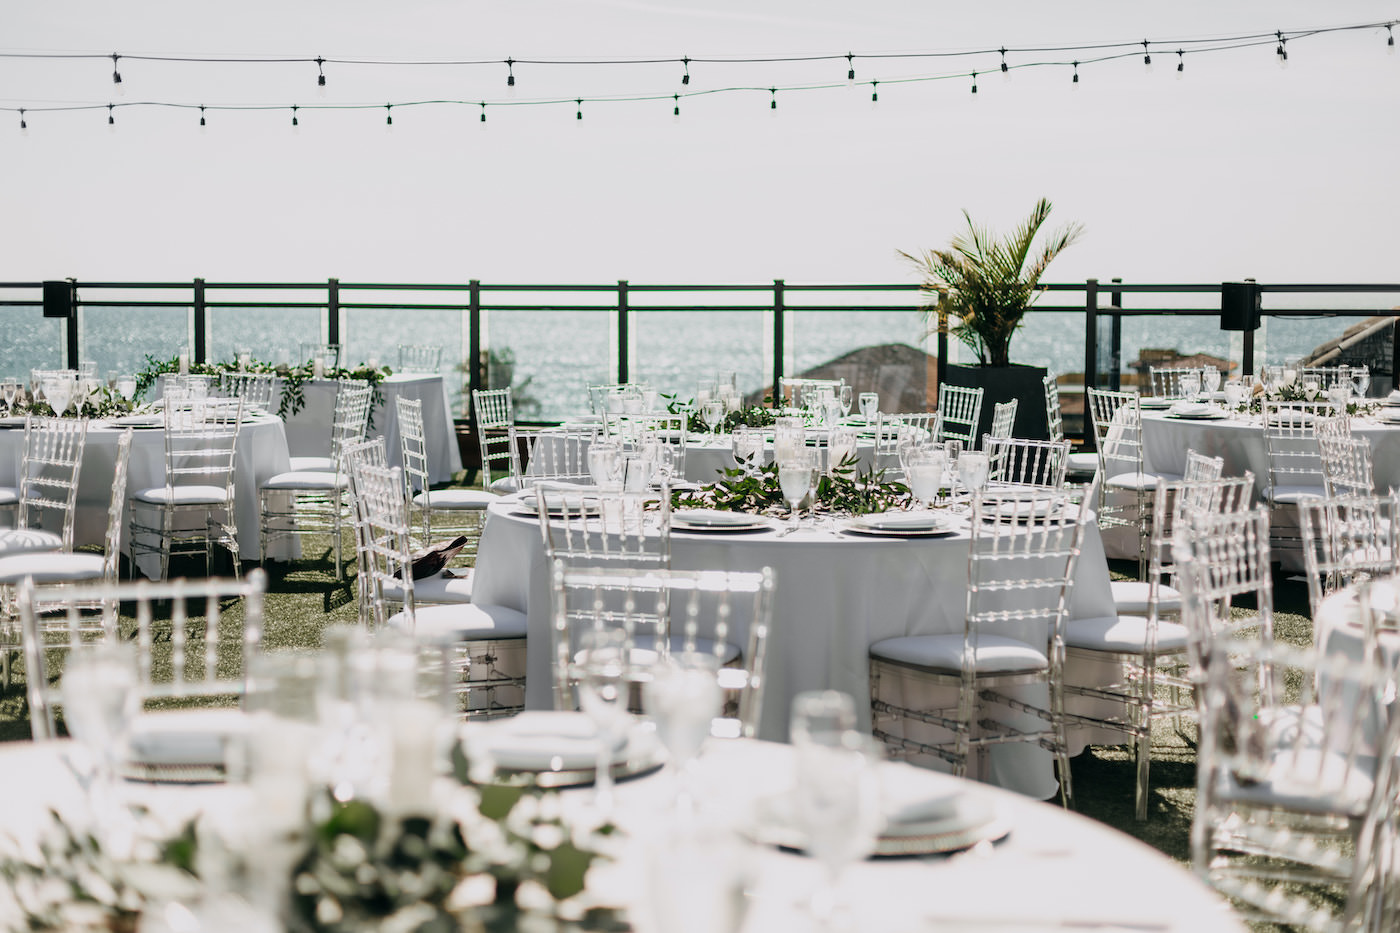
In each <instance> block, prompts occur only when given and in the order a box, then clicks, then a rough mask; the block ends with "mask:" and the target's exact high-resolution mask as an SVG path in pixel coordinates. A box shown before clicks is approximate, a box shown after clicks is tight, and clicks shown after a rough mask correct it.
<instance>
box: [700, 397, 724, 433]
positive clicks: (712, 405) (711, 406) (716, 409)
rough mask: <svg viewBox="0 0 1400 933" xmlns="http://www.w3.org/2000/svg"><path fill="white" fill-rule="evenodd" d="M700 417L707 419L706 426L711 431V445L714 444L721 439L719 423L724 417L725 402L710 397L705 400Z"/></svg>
mask: <svg viewBox="0 0 1400 933" xmlns="http://www.w3.org/2000/svg"><path fill="white" fill-rule="evenodd" d="M700 417H702V418H704V419H705V425H706V426H707V427H708V428H709V429H710V443H714V442H715V441H717V440H718V438H719V422H720V419H721V418H723V417H724V400H723V399H721V398H715V397H710V398H707V399H705V402H704V404H702V405H701V406H700Z"/></svg>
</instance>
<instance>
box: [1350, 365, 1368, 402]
mask: <svg viewBox="0 0 1400 933" xmlns="http://www.w3.org/2000/svg"><path fill="white" fill-rule="evenodd" d="M1351 378H1352V382H1353V383H1354V384H1355V385H1356V397H1357V398H1365V397H1366V393H1367V392H1368V391H1369V390H1370V388H1371V370H1370V368H1369V367H1367V366H1358V367H1357V368H1356V369H1355V370H1353V371H1352V376H1351Z"/></svg>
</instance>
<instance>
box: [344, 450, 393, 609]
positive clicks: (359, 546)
mask: <svg viewBox="0 0 1400 933" xmlns="http://www.w3.org/2000/svg"><path fill="white" fill-rule="evenodd" d="M388 459H389V458H388V454H387V452H386V449H385V446H384V437H383V435H380V436H379V437H372V438H369V439H368V440H363V441H357V442H356V443H353V444H346V445H345V446H344V447H343V448H341V451H340V473H341V475H342V476H344V477H345V478H346V490H347V492H348V493H349V496H350V514H351V515H352V516H353V519H354V527H355V570H356V573H355V590H356V593H357V595H358V597H359V612H360V624H361V625H364V626H368V625H370V623H371V619H370V600H371V591H370V578H369V573H370V571H369V566H368V564H367V563H366V560H365V557H366V553H367V552H366V550H365V543H366V539H365V534H366V533H367V531H368V526H367V524H366V516H365V511H364V509H363V508H362V507H361V505H360V498H359V495H358V488H357V486H356V483H357V482H358V480H357V477H356V475H355V470H356V468H358V467H360V466H365V465H368V466H375V467H381V468H384V469H387V468H388V466H389V463H388Z"/></svg>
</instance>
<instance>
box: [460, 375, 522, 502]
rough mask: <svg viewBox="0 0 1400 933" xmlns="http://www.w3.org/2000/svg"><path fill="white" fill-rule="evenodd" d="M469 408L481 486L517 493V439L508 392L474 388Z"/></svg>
mask: <svg viewBox="0 0 1400 933" xmlns="http://www.w3.org/2000/svg"><path fill="white" fill-rule="evenodd" d="M472 409H473V416H474V418H475V420H476V442H477V445H478V447H479V448H480V450H481V485H482V486H484V487H486V488H487V489H489V490H490V491H492V492H494V493H498V494H500V495H507V494H509V493H513V492H519V491H520V489H521V488H522V484H521V469H520V449H519V446H518V444H519V443H520V438H519V436H518V435H517V432H516V428H515V412H514V407H513V405H512V403H511V395H510V389H473V390H472Z"/></svg>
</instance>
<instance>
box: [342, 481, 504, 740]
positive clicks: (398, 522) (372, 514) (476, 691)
mask: <svg viewBox="0 0 1400 933" xmlns="http://www.w3.org/2000/svg"><path fill="white" fill-rule="evenodd" d="M352 468H353V469H354V471H355V480H354V483H355V501H356V506H357V508H358V509H360V510H361V514H362V515H363V516H364V519H363V522H362V530H361V533H360V535H359V536H358V537H357V547H359V548H360V549H361V555H360V561H359V562H360V565H361V566H362V567H363V568H365V570H364V572H365V573H366V575H367V577H368V581H369V586H368V588H367V589H368V593H369V601H370V607H369V608H370V612H369V616H370V625H371V626H372V627H375V628H379V627H384V626H387V627H389V628H392V629H397V630H398V631H401V632H403V633H405V634H407V635H410V636H412V637H413V639H414V640H415V641H417V642H419V643H420V644H423V645H427V646H431V647H435V648H437V649H440V650H443V651H450V652H451V653H452V654H453V655H454V661H453V663H452V664H451V670H452V671H453V672H454V674H455V677H454V682H453V689H454V690H455V692H456V693H458V694H459V695H462V696H463V698H464V700H465V703H466V709H465V710H464V711H463V714H464V715H466V716H468V717H477V718H483V717H492V716H499V715H505V714H509V713H514V712H518V711H519V710H520V709H522V708H523V707H524V687H525V678H524V675H523V674H515V673H512V672H511V671H509V670H508V669H507V668H510V667H512V666H514V665H513V663H512V662H517V661H518V662H519V665H520V670H522V671H523V669H524V667H523V665H524V646H525V635H526V622H525V614H524V613H522V612H519V611H517V610H514V609H509V608H506V607H504V606H495V605H484V604H479V603H456V604H441V605H431V606H420V605H419V604H418V601H417V597H416V589H415V586H416V583H417V581H415V580H414V579H413V573H412V563H413V553H412V542H411V537H410V535H409V517H408V504H407V500H406V498H405V496H404V482H403V476H402V474H401V472H400V471H399V469H398V468H396V467H395V468H387V467H381V466H375V465H373V464H371V463H368V462H360V463H356V464H354V465H353V467H352ZM396 606H397V607H401V608H399V609H398V611H397V612H394V611H393V609H394V608H395V607H396Z"/></svg>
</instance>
